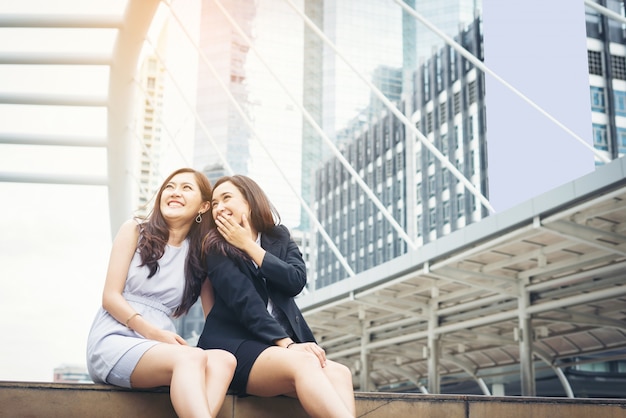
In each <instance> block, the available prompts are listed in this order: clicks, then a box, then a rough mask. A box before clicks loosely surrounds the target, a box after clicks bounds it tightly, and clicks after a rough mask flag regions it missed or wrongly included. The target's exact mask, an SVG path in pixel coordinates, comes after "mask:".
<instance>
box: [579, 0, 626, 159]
mask: <svg viewBox="0 0 626 418" xmlns="http://www.w3.org/2000/svg"><path fill="white" fill-rule="evenodd" d="M598 3H600V4H602V5H604V6H605V7H607V8H609V9H610V10H612V11H614V12H615V13H617V14H619V15H620V16H625V15H626V13H625V10H624V2H623V1H616V0H607V1H599V2H598ZM586 23H587V57H588V61H589V84H590V89H591V110H592V113H591V118H592V129H593V145H594V147H595V148H596V149H597V150H599V151H600V152H602V153H603V154H605V155H606V156H607V157H609V158H610V159H615V158H619V157H623V156H624V155H626V47H625V46H624V45H625V44H626V37H625V36H624V33H625V30H626V24H624V23H621V22H618V21H616V20H614V19H609V18H608V17H606V16H604V15H601V14H600V13H598V12H597V11H595V10H593V9H592V8H590V7H589V6H587V7H586ZM596 162H597V163H599V162H598V161H597V159H596Z"/></svg>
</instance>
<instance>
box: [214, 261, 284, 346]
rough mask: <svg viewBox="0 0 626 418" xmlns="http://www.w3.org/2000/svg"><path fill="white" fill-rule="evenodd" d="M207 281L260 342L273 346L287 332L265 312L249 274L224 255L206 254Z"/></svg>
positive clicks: (264, 306) (263, 302)
mask: <svg viewBox="0 0 626 418" xmlns="http://www.w3.org/2000/svg"><path fill="white" fill-rule="evenodd" d="M206 262H207V272H208V277H209V280H211V284H212V285H213V288H214V290H215V295H216V296H217V297H219V298H222V300H223V301H224V302H225V304H226V305H227V306H228V307H229V308H230V310H231V312H232V314H233V315H235V316H236V317H237V319H238V321H239V323H240V324H241V325H242V326H243V327H245V328H246V329H247V330H248V331H249V332H250V333H252V334H253V335H254V336H256V337H257V338H258V339H259V340H260V341H263V342H266V343H268V344H271V345H273V344H274V341H276V340H278V339H281V338H285V337H287V333H286V332H285V330H284V329H283V328H282V327H281V326H280V324H279V323H278V321H276V319H274V318H273V317H272V316H271V315H270V313H269V312H268V311H267V308H266V304H265V301H264V300H263V298H262V297H261V295H260V294H259V292H258V291H257V290H256V288H255V286H254V284H253V280H255V279H254V278H253V277H251V275H248V274H246V273H244V272H243V271H242V270H241V269H240V268H239V267H238V266H237V264H236V263H235V262H234V261H233V260H232V259H230V258H229V257H227V256H224V255H220V254H209V255H207V258H206Z"/></svg>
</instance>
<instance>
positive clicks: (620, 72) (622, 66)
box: [611, 55, 626, 80]
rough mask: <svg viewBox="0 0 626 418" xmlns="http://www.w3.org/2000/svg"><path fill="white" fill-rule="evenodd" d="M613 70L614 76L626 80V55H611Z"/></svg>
mask: <svg viewBox="0 0 626 418" xmlns="http://www.w3.org/2000/svg"><path fill="white" fill-rule="evenodd" d="M611 70H612V71H613V78H616V79H618V80H626V57H620V56H618V55H611Z"/></svg>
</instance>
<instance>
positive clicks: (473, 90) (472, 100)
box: [468, 81, 476, 104]
mask: <svg viewBox="0 0 626 418" xmlns="http://www.w3.org/2000/svg"><path fill="white" fill-rule="evenodd" d="M468 93H469V102H470V104H472V103H476V81H472V82H471V83H469V85H468Z"/></svg>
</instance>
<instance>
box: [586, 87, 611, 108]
mask: <svg viewBox="0 0 626 418" xmlns="http://www.w3.org/2000/svg"><path fill="white" fill-rule="evenodd" d="M615 96H616V98H617V93H616V95H615ZM591 110H592V111H593V112H601V113H604V112H606V104H605V100H604V88H602V87H594V86H591Z"/></svg>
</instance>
